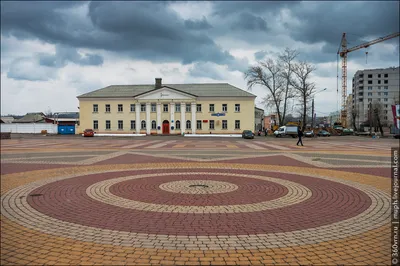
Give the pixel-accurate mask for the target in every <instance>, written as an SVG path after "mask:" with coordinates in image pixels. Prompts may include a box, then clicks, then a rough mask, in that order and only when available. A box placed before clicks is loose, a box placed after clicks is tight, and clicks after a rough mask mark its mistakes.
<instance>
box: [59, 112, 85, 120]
mask: <svg viewBox="0 0 400 266" xmlns="http://www.w3.org/2000/svg"><path fill="white" fill-rule="evenodd" d="M53 117H55V118H71V119H76V118H79V112H63V113H61V112H60V113H54V114H53Z"/></svg>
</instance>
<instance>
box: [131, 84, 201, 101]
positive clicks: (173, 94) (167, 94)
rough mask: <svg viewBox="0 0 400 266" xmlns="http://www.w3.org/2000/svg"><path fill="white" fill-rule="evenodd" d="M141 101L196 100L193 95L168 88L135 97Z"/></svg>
mask: <svg viewBox="0 0 400 266" xmlns="http://www.w3.org/2000/svg"><path fill="white" fill-rule="evenodd" d="M135 98H136V99H141V100H147V99H149V100H159V99H166V100H188V99H194V98H196V96H195V95H192V94H189V93H185V92H183V91H178V90H175V89H173V88H169V87H161V88H160V89H156V90H152V91H149V92H146V93H143V94H141V95H139V96H136V97H135Z"/></svg>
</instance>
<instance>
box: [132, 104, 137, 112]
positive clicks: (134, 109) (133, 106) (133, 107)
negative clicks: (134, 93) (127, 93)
mask: <svg viewBox="0 0 400 266" xmlns="http://www.w3.org/2000/svg"><path fill="white" fill-rule="evenodd" d="M135 111H136V108H135V104H131V112H135Z"/></svg>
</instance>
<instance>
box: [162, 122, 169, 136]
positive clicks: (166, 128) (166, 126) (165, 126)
mask: <svg viewBox="0 0 400 266" xmlns="http://www.w3.org/2000/svg"><path fill="white" fill-rule="evenodd" d="M162 133H163V134H169V122H164V123H163V125H162Z"/></svg>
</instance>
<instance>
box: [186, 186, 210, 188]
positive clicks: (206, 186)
mask: <svg viewBox="0 0 400 266" xmlns="http://www.w3.org/2000/svg"><path fill="white" fill-rule="evenodd" d="M189 187H202V188H208V186H207V185H189Z"/></svg>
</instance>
